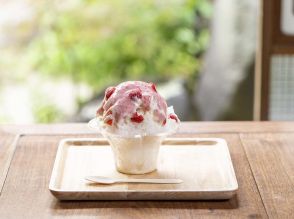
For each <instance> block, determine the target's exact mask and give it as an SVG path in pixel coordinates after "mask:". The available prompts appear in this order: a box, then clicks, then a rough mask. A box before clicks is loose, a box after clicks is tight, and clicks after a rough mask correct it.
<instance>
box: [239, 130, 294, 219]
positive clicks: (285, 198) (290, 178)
mask: <svg viewBox="0 0 294 219" xmlns="http://www.w3.org/2000/svg"><path fill="white" fill-rule="evenodd" d="M241 139H242V142H243V145H244V148H245V151H246V154H247V156H248V159H249V161H250V165H251V168H252V171H253V174H254V177H255V180H256V183H257V186H258V189H259V191H260V194H261V197H262V199H263V203H264V205H265V207H266V210H267V213H268V215H269V216H270V217H271V218H294V134H290V133H287V134H285V133H276V134H274V133H271V134H269V133H264V134H241Z"/></svg>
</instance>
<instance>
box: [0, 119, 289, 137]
mask: <svg viewBox="0 0 294 219" xmlns="http://www.w3.org/2000/svg"><path fill="white" fill-rule="evenodd" d="M178 132H179V133H191V134H193V133H248V132H249V133H257V132H294V122H276V121H264V122H252V121H244V122H228V121H226V122H182V123H181V125H180V129H179V131H178ZM0 133H4V134H25V135H65V134H71V135H76V134H96V131H94V130H91V129H89V127H88V126H87V124H86V123H64V124H36V125H2V126H0Z"/></svg>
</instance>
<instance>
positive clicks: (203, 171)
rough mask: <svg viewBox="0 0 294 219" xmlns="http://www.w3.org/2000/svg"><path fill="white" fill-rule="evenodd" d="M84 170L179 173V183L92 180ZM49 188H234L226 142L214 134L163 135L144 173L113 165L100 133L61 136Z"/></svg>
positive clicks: (73, 193)
mask: <svg viewBox="0 0 294 219" xmlns="http://www.w3.org/2000/svg"><path fill="white" fill-rule="evenodd" d="M87 175H98V176H108V177H121V178H144V177H146V178H179V179H182V180H183V181H184V182H183V183H182V184H128V183H125V184H114V185H98V184H91V183H88V182H87V181H86V180H84V177H85V176H87ZM49 189H50V191H51V193H52V194H53V195H54V196H55V197H56V198H58V199H60V200H199V199H200V200H204V199H229V198H231V197H232V196H233V195H234V194H235V193H236V191H237V189H238V184H237V180H236V176H235V172H234V169H233V165H232V161H231V157H230V154H229V150H228V147H227V143H226V141H225V140H223V139H219V138H169V139H166V140H165V141H164V142H163V145H162V146H161V148H160V154H159V159H158V170H157V171H154V172H152V173H148V174H144V175H126V174H122V173H119V172H117V171H116V169H115V166H114V160H113V157H112V152H111V148H110V146H109V144H108V142H107V141H106V140H105V139H103V138H100V139H94V138H91V139H89V138H85V139H83V138H79V139H78V138H73V139H64V140H62V141H61V142H60V145H59V147H58V151H57V155H56V160H55V163H54V167H53V171H52V176H51V180H50V185H49Z"/></svg>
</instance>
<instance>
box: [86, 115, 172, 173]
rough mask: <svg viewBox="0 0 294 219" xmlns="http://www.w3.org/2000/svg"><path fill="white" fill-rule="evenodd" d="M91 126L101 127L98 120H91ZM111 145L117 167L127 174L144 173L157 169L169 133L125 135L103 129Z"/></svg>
mask: <svg viewBox="0 0 294 219" xmlns="http://www.w3.org/2000/svg"><path fill="white" fill-rule="evenodd" d="M89 126H90V127H91V128H95V129H97V128H99V125H98V126H97V123H96V121H93V120H91V121H90V122H89ZM100 131H101V133H102V134H103V136H104V137H105V138H107V140H108V142H109V143H110V145H111V149H112V152H113V155H114V160H115V166H116V169H117V170H118V171H119V172H121V173H126V174H144V173H149V172H152V171H154V170H156V169H157V159H158V154H159V148H160V145H161V143H162V141H163V140H164V139H165V138H166V136H167V134H159V135H152V136H145V135H144V136H143V135H136V136H133V137H125V136H119V135H114V134H111V133H108V132H106V131H103V130H101V129H100Z"/></svg>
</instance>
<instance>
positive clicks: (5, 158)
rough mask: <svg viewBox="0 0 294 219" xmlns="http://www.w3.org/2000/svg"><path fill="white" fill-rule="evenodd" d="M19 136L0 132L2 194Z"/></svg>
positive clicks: (0, 181) (0, 186)
mask: <svg viewBox="0 0 294 219" xmlns="http://www.w3.org/2000/svg"><path fill="white" fill-rule="evenodd" d="M17 140H18V136H15V135H1V134H0V194H1V191H2V188H3V185H4V182H5V178H6V175H7V172H8V169H9V166H10V162H11V160H12V157H13V154H14V150H15V147H16V144H17Z"/></svg>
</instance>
